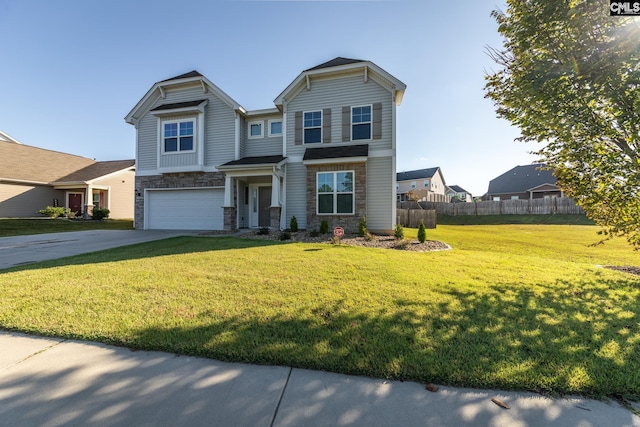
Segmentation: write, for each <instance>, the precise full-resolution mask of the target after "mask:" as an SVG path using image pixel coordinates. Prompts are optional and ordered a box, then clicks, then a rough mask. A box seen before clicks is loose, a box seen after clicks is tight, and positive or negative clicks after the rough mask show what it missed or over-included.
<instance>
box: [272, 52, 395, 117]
mask: <svg viewBox="0 0 640 427" xmlns="http://www.w3.org/2000/svg"><path fill="white" fill-rule="evenodd" d="M359 71H361V72H362V75H363V76H364V78H365V80H367V79H369V78H371V79H373V80H375V81H376V82H378V83H379V84H380V85H381V86H383V87H385V88H386V89H388V90H389V91H390V92H392V93H393V94H394V96H395V102H396V105H400V103H401V102H402V97H403V96H404V91H405V89H406V88H407V85H405V84H404V83H402V82H401V81H400V80H398V79H397V78H395V77H394V76H392V75H391V74H389V73H388V72H386V71H385V70H383V69H382V68H380V67H379V66H377V65H376V64H374V63H373V62H371V61H367V60H361V59H351V58H343V57H340V56H339V57H337V58H334V59H332V60H330V61H327V62H323V63H322V64H320V65H316V66H315V67H311V68H308V69H306V70H304V71H303V72H302V73H300V74H298V77H296V78H295V79H294V80H293V82H291V83H290V84H289V85H288V86H287V87H286V88H285V89H284V90H283V91H282V92H281V93H280V95H278V97H277V98H276V99H275V100H274V101H273V102H274V103H275V104H276V106H277V107H278V108H279V109H282V105H283V104H284V103H285V102H287V101H289V100H290V98H293V97H294V96H295V95H296V94H297V93H298V92H299V90H300V89H301V88H302V87H304V86H305V85H308V84H310V81H311V80H312V79H313V78H315V77H316V76H323V77H324V76H331V75H340V74H343V73H345V72H359Z"/></svg>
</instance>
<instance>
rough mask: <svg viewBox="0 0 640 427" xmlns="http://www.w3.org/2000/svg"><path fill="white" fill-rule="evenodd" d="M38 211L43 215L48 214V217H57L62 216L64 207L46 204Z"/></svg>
mask: <svg viewBox="0 0 640 427" xmlns="http://www.w3.org/2000/svg"><path fill="white" fill-rule="evenodd" d="M38 213H39V214H42V215H44V216H48V217H49V218H58V217H59V216H62V215H64V214H65V208H63V207H53V206H47V207H46V208H44V209H40V210H39V211H38Z"/></svg>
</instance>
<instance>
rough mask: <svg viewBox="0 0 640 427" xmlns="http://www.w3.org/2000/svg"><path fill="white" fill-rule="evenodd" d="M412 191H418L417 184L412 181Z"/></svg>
mask: <svg viewBox="0 0 640 427" xmlns="http://www.w3.org/2000/svg"><path fill="white" fill-rule="evenodd" d="M411 189H412V190H415V189H416V182H415V181H411Z"/></svg>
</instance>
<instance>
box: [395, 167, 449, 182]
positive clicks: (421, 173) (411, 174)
mask: <svg viewBox="0 0 640 427" xmlns="http://www.w3.org/2000/svg"><path fill="white" fill-rule="evenodd" d="M439 169H440V168H439V167H438V166H436V167H435V168H428V169H418V170H413V171H406V172H398V173H397V174H396V181H410V180H414V179H423V178H433V176H434V175H435V174H436V172H438V170H439Z"/></svg>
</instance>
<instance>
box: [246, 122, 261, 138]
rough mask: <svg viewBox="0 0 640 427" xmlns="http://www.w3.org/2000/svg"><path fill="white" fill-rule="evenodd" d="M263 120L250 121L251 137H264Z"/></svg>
mask: <svg viewBox="0 0 640 427" xmlns="http://www.w3.org/2000/svg"><path fill="white" fill-rule="evenodd" d="M262 125H263V123H262V121H257V122H249V138H263V137H264V132H263V130H262Z"/></svg>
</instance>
